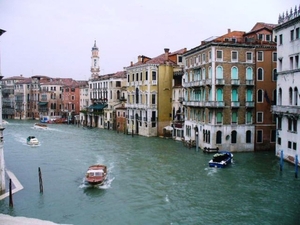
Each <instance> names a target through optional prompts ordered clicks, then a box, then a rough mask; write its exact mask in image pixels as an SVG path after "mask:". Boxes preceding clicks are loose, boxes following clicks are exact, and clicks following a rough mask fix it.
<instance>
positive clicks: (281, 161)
mask: <svg viewBox="0 0 300 225" xmlns="http://www.w3.org/2000/svg"><path fill="white" fill-rule="evenodd" d="M282 167H283V151H282V150H281V151H280V171H282Z"/></svg>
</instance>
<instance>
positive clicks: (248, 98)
mask: <svg viewBox="0 0 300 225" xmlns="http://www.w3.org/2000/svg"><path fill="white" fill-rule="evenodd" d="M246 101H247V102H252V101H253V91H252V89H247V93H246Z"/></svg>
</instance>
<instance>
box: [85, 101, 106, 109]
mask: <svg viewBox="0 0 300 225" xmlns="http://www.w3.org/2000/svg"><path fill="white" fill-rule="evenodd" d="M105 107H107V104H106V103H98V104H93V105H90V106H89V109H97V110H100V109H104V108H105Z"/></svg>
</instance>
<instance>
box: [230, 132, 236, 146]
mask: <svg viewBox="0 0 300 225" xmlns="http://www.w3.org/2000/svg"><path fill="white" fill-rule="evenodd" d="M236 140H237V132H236V131H235V130H233V131H231V144H235V143H236Z"/></svg>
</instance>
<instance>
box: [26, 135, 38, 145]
mask: <svg viewBox="0 0 300 225" xmlns="http://www.w3.org/2000/svg"><path fill="white" fill-rule="evenodd" d="M27 144H28V145H38V144H39V140H38V139H37V138H36V137H35V136H29V137H28V138H27Z"/></svg>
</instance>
